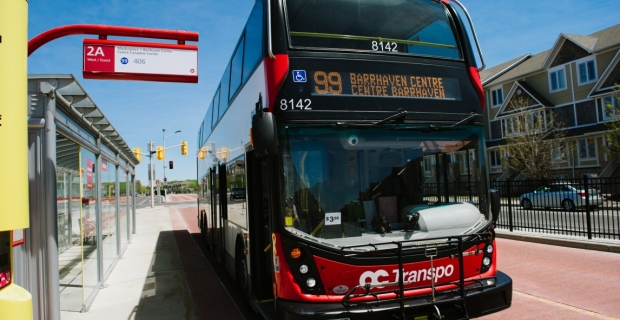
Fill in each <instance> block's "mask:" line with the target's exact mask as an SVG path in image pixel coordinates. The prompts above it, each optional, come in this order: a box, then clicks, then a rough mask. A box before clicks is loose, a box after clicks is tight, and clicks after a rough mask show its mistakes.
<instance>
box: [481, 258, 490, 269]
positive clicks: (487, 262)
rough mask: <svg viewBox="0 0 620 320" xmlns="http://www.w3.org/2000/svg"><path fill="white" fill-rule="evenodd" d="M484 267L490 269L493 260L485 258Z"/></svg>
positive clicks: (483, 260)
mask: <svg viewBox="0 0 620 320" xmlns="http://www.w3.org/2000/svg"><path fill="white" fill-rule="evenodd" d="M482 265H484V266H485V267H488V266H489V265H491V258H489V257H484V259H482Z"/></svg>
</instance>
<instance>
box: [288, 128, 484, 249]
mask: <svg viewBox="0 0 620 320" xmlns="http://www.w3.org/2000/svg"><path fill="white" fill-rule="evenodd" d="M280 134H282V135H283V136H284V139H283V144H282V154H283V158H282V166H281V168H282V172H281V178H282V179H283V188H282V190H281V192H282V193H283V194H282V199H283V206H284V210H283V212H284V214H283V215H284V217H282V223H283V225H284V227H285V229H286V230H287V231H289V232H290V233H292V234H295V235H297V236H300V237H303V238H307V239H309V240H312V241H316V242H320V243H323V244H327V245H330V246H334V247H342V246H348V245H359V244H368V243H382V242H383V243H384V242H388V241H399V240H410V239H411V240H415V239H424V238H437V237H444V236H451V235H457V234H468V233H471V232H476V231H478V230H480V229H481V228H482V227H485V226H486V224H487V223H488V221H489V220H490V219H489V217H488V214H489V213H488V211H489V210H488V204H487V203H488V202H487V201H486V200H485V199H486V194H487V192H488V190H487V181H486V180H485V174H484V173H485V172H486V169H485V167H484V166H485V164H484V155H483V147H482V146H483V141H484V133H483V129H482V127H480V126H473V125H472V126H465V125H463V126H457V127H451V128H441V127H439V128H436V127H429V125H428V124H427V125H411V124H386V125H383V126H379V127H362V128H360V127H355V128H350V127H348V128H334V127H297V126H292V125H289V126H286V127H285V128H282V129H281V132H280Z"/></svg>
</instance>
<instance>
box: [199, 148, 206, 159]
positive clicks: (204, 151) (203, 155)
mask: <svg viewBox="0 0 620 320" xmlns="http://www.w3.org/2000/svg"><path fill="white" fill-rule="evenodd" d="M206 152H207V147H202V148H200V151H199V152H198V159H200V160H204V159H205V153H206Z"/></svg>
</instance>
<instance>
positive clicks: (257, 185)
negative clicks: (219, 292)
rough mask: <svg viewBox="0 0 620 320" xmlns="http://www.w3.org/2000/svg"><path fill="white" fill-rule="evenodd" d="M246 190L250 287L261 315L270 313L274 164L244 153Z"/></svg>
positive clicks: (271, 303)
mask: <svg viewBox="0 0 620 320" xmlns="http://www.w3.org/2000/svg"><path fill="white" fill-rule="evenodd" d="M245 158H246V161H247V162H246V165H247V170H246V175H247V180H246V181H247V188H248V215H249V216H248V222H249V230H250V240H251V241H250V272H251V276H250V284H251V285H250V287H251V288H252V289H251V290H252V293H251V295H252V296H253V297H254V298H255V299H256V301H258V302H259V304H258V308H259V309H260V311H261V312H263V313H267V314H270V313H272V312H273V309H274V308H273V287H272V282H273V266H272V251H271V231H272V228H271V222H272V221H271V219H270V218H271V216H270V212H271V210H272V209H273V200H272V198H271V195H272V194H273V192H272V191H273V190H277V189H276V188H274V185H275V182H276V181H272V179H271V177H272V176H273V175H272V173H273V171H272V170H273V167H272V163H273V161H271V160H269V159H257V158H256V157H255V156H254V151H250V152H248V153H247V154H246V157H245Z"/></svg>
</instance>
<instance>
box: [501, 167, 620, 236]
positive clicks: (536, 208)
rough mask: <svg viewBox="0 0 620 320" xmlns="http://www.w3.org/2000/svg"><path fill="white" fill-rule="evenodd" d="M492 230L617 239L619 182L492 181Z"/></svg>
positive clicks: (589, 180) (604, 180) (614, 180)
mask: <svg viewBox="0 0 620 320" xmlns="http://www.w3.org/2000/svg"><path fill="white" fill-rule="evenodd" d="M491 187H492V188H494V189H498V190H499V192H500V195H501V211H500V216H499V219H498V221H497V224H496V226H497V227H498V228H502V229H508V230H510V231H529V232H539V233H550V234H561V235H571V236H582V237H587V238H588V239H592V238H602V239H620V218H619V216H620V178H585V177H584V178H582V179H562V180H527V181H494V182H492V183H491Z"/></svg>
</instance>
